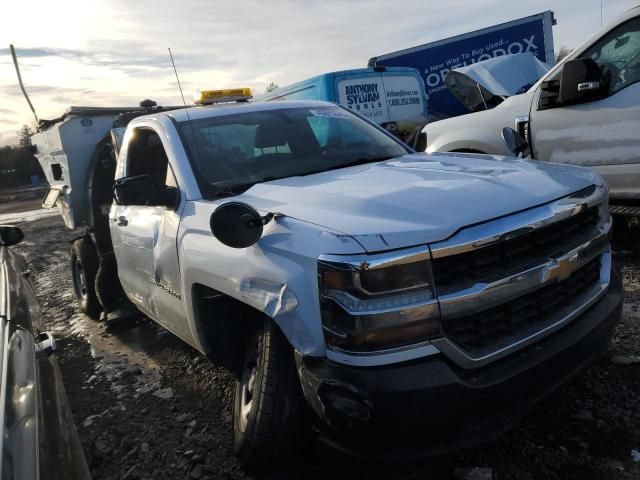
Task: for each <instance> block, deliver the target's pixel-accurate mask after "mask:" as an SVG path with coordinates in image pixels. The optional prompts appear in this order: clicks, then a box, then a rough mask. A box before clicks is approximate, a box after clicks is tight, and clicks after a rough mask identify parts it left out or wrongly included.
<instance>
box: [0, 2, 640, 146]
mask: <svg viewBox="0 0 640 480" xmlns="http://www.w3.org/2000/svg"><path fill="white" fill-rule="evenodd" d="M638 4H640V0H528V1H513V2H508V1H505V0H448V1H442V0H439V1H433V0H403V1H398V0H351V1H346V0H345V1H339V0H271V1H268V2H267V1H259V0H235V1H220V0H173V1H168V0H133V1H132V0H35V1H34V0H4V1H3V2H2V7H1V14H0V145H3V144H7V143H14V142H16V135H15V132H16V131H17V130H18V129H19V128H20V127H21V126H22V125H23V124H25V123H33V116H32V114H31V111H30V110H29V108H28V106H27V103H26V101H25V100H24V98H23V96H22V93H21V92H20V89H19V87H18V82H17V79H16V74H15V70H14V67H13V63H12V60H11V56H10V53H9V48H8V47H9V44H10V43H13V44H14V45H15V47H16V50H17V53H18V58H19V62H20V67H21V71H22V77H23V80H24V83H25V86H26V88H27V91H28V92H29V95H30V97H31V101H32V103H33V104H34V107H35V109H36V112H37V114H38V116H39V117H40V118H45V119H46V118H55V117H57V116H59V115H61V114H62V113H63V112H64V110H66V109H67V108H68V107H69V106H71V105H93V106H136V105H137V104H138V103H139V102H140V101H141V100H143V99H145V98H150V99H153V100H155V101H157V102H158V104H160V105H178V104H181V99H180V93H179V91H178V88H177V84H176V80H175V76H174V73H173V70H172V69H171V63H170V59H169V55H168V51H167V48H168V47H171V50H172V52H173V55H174V58H175V62H176V67H177V68H178V72H179V74H180V80H181V82H182V86H183V90H184V92H185V96H186V97H188V99H191V98H192V96H193V93H194V92H195V91H196V90H197V89H199V88H228V87H245V86H249V87H252V88H253V89H254V92H255V93H263V92H264V90H265V88H266V86H267V85H268V84H269V82H272V81H273V82H275V83H277V84H278V85H280V86H284V85H287V84H290V83H293V82H295V81H298V80H303V79H305V78H307V77H310V76H313V75H317V74H321V73H323V72H329V71H335V70H343V69H348V68H359V67H364V66H366V64H367V60H368V59H369V58H371V57H373V56H376V55H381V54H383V53H388V52H392V51H396V50H401V49H403V48H408V47H412V46H415V45H420V44H423V43H427V42H430V41H434V40H439V39H443V38H447V37H450V36H453V35H458V34H461V33H465V32H469V31H472V30H476V29H479V28H484V27H488V26H491V25H495V24H498V23H502V22H506V21H510V20H513V19H515V18H520V17H524V16H528V15H532V14H535V13H540V12H542V11H545V10H553V11H554V13H555V17H556V19H557V21H558V24H557V25H556V26H555V27H554V45H555V48H556V51H557V50H558V49H559V48H560V47H561V46H567V47H570V48H574V47H577V46H579V45H580V44H581V43H583V42H584V41H586V40H588V39H589V38H590V37H591V36H592V35H594V34H595V33H596V32H597V31H598V30H599V29H600V26H601V11H602V21H603V22H604V23H605V24H606V23H607V22H608V21H611V20H613V19H614V18H615V17H616V16H617V15H619V14H620V13H622V12H623V11H625V10H627V9H629V8H631V7H633V6H635V5H638ZM601 7H602V9H601Z"/></svg>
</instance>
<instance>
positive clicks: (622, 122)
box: [529, 17, 640, 198]
mask: <svg viewBox="0 0 640 480" xmlns="http://www.w3.org/2000/svg"><path fill="white" fill-rule="evenodd" d="M577 58H580V59H592V60H594V61H595V63H596V64H597V65H598V67H599V68H600V71H601V73H602V75H603V78H604V82H603V83H604V89H603V92H602V94H601V95H599V96H598V97H597V98H594V99H593V100H587V101H584V102H582V103H578V104H575V103H574V104H570V105H562V103H560V104H559V105H557V106H548V105H547V106H546V107H545V105H543V104H542V103H544V102H540V96H541V95H543V92H542V91H541V89H539V91H538V92H537V94H536V97H535V98H534V103H533V105H532V109H531V113H530V129H529V131H530V132H531V143H532V148H533V158H536V159H540V160H547V161H551V162H556V163H569V164H576V165H582V166H587V167H593V168H594V169H595V170H597V171H598V172H599V173H601V174H602V175H603V176H604V177H605V179H606V181H607V183H608V184H609V188H610V189H611V195H612V197H614V198H615V197H618V198H625V197H626V198H629V197H635V198H640V187H639V186H638V185H639V179H640V136H639V135H638V131H639V130H640V17H636V18H632V19H631V20H628V21H626V22H625V23H622V24H620V25H618V26H616V27H615V28H613V29H612V30H611V31H609V32H608V33H607V34H605V35H604V36H602V37H600V39H598V40H597V41H595V42H594V43H593V44H592V45H591V46H589V47H587V48H586V49H585V50H584V51H583V52H582V53H580V54H578V56H577ZM566 65H567V64H566V63H565V64H564V66H566ZM562 71H563V68H560V69H559V70H556V71H555V73H553V74H552V77H550V78H549V80H552V81H553V80H555V81H557V82H559V81H560V79H561V75H562ZM545 83H547V82H545ZM541 87H543V88H544V84H542V85H541Z"/></svg>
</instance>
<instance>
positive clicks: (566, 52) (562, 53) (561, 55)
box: [556, 46, 571, 63]
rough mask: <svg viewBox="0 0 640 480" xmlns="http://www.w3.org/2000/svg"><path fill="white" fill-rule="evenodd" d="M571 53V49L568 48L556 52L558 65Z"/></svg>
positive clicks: (564, 47) (561, 48)
mask: <svg viewBox="0 0 640 480" xmlns="http://www.w3.org/2000/svg"><path fill="white" fill-rule="evenodd" d="M570 53H571V49H570V48H569V47H566V46H562V47H560V49H559V50H558V51H557V52H556V63H558V62H559V61H560V60H562V59H563V58H564V57H566V56H567V55H569V54H570Z"/></svg>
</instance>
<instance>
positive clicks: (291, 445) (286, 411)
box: [233, 319, 306, 469]
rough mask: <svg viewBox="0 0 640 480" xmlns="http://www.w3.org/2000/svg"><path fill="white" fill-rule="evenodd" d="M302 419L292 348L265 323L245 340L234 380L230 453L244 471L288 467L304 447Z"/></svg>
mask: <svg viewBox="0 0 640 480" xmlns="http://www.w3.org/2000/svg"><path fill="white" fill-rule="evenodd" d="M304 419H305V403H304V397H303V394H302V387H301V386H300V380H299V378H298V374H297V372H296V367H295V360H294V357H293V349H292V348H291V346H290V345H289V343H288V342H287V339H286V338H285V337H284V335H283V334H282V332H281V331H280V329H279V328H278V326H277V325H276V324H275V323H274V322H273V321H272V320H270V319H267V320H265V321H264V322H263V324H262V325H260V326H259V327H258V328H256V330H255V331H254V332H252V334H251V335H250V336H249V339H248V341H247V347H246V351H245V358H244V365H243V368H242V372H241V376H240V378H239V379H238V380H237V381H236V392H235V402H234V409H233V449H234V451H235V453H236V455H237V456H238V457H239V459H240V461H241V463H242V464H243V466H244V467H245V468H249V469H252V468H255V469H269V468H275V467H278V466H281V465H284V464H287V463H288V464H290V463H291V462H292V461H294V460H295V458H296V453H297V452H298V451H299V450H300V448H301V447H302V446H303V443H304V437H305V430H306V429H305V421H304Z"/></svg>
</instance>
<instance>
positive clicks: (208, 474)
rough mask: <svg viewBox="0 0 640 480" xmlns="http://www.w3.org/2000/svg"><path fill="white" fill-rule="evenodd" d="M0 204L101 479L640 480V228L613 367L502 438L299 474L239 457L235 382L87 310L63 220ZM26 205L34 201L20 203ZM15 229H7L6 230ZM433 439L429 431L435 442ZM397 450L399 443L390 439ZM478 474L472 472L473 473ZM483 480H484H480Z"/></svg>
mask: <svg viewBox="0 0 640 480" xmlns="http://www.w3.org/2000/svg"><path fill="white" fill-rule="evenodd" d="M25 195H26V196H27V197H28V198H25V199H24V200H23V201H20V198H15V196H14V198H12V200H11V202H9V201H2V200H6V197H5V198H2V196H1V195H0V201H1V203H0V223H3V222H4V223H6V222H7V221H11V222H13V223H17V224H19V225H20V226H21V227H22V228H23V230H24V232H25V235H26V239H25V241H24V242H23V243H22V244H21V245H19V246H18V247H17V248H16V249H17V250H18V251H19V252H20V253H22V254H23V255H24V256H25V257H26V259H27V261H28V263H29V265H30V268H31V270H32V272H33V277H32V278H33V279H34V283H35V286H36V290H37V292H38V295H39V298H40V302H41V306H42V309H43V314H44V317H45V318H46V322H47V324H48V328H49V329H50V330H52V331H53V332H54V334H55V336H56V338H57V341H58V344H59V346H60V347H61V348H60V351H59V354H58V359H59V363H60V367H61V370H62V374H63V378H64V380H65V384H66V389H67V393H68V395H69V398H70V401H71V407H72V410H73V414H74V417H75V420H76V423H77V427H78V431H79V433H80V438H81V441H82V444H83V446H84V449H85V453H86V456H87V460H88V463H89V465H90V469H91V473H92V475H93V478H94V479H95V480H102V479H196V480H197V479H235V478H254V479H258V478H273V479H325V478H333V479H338V478H352V479H359V478H363V479H364V478H367V479H371V478H394V479H396V478H401V479H437V480H439V479H443V480H448V479H454V478H466V479H471V478H473V479H483V480H484V479H489V478H493V479H495V480H502V479H522V480H541V479H558V480H560V479H562V480H565V479H580V480H591V479H593V480H595V479H631V478H637V479H640V453H639V454H638V457H639V458H636V460H638V461H639V462H638V463H636V462H634V454H632V451H634V450H640V311H639V307H640V249H638V248H635V243H636V242H635V238H636V236H637V238H638V239H640V235H639V234H640V230H636V229H617V231H616V235H617V236H618V238H617V239H616V255H615V258H616V262H617V263H618V265H620V266H621V267H622V271H623V274H624V282H625V292H626V297H625V304H624V314H623V315H624V316H623V320H622V323H621V324H620V326H619V327H618V328H617V330H616V332H615V338H614V339H613V342H612V345H611V351H610V354H609V356H608V358H605V359H602V360H600V361H599V362H598V363H596V364H595V365H594V366H593V367H591V368H590V369H589V370H588V371H586V372H584V373H583V374H581V375H580V376H579V377H577V378H576V379H574V380H573V381H572V382H570V383H569V384H567V385H565V386H564V387H562V388H561V389H559V390H558V391H556V392H555V393H553V394H552V395H551V396H550V397H548V398H547V399H546V400H544V401H542V402H541V403H540V404H538V406H537V407H536V408H535V409H534V410H533V411H532V412H531V413H530V414H529V415H528V416H527V417H526V419H525V420H524V421H523V422H522V423H521V424H520V425H519V426H517V427H515V428H514V429H513V430H511V431H510V432H508V433H506V434H505V435H503V436H501V437H499V438H498V439H497V440H495V441H492V442H489V443H487V444H484V445H483V446H481V447H477V448H473V449H470V450H467V451H464V452H459V453H456V454H451V455H447V456H442V457H435V458H429V459H423V460H416V461H411V462H407V461H403V462H384V461H371V460H367V461H365V460H359V459H353V458H349V457H345V456H343V455H340V454H338V453H335V452H333V451H332V450H330V449H328V448H327V447H323V446H322V445H320V444H315V445H314V446H313V447H312V448H311V451H310V452H309V454H308V455H307V456H306V457H305V458H301V459H292V468H291V469H290V470H289V471H286V472H275V473H271V474H269V475H260V474H255V473H254V474H247V473H246V472H243V471H242V470H241V469H240V468H239V467H238V465H237V464H236V461H235V459H234V457H233V455H232V450H231V405H232V395H233V379H232V378H231V376H230V375H229V374H228V373H226V372H225V371H223V370H221V369H219V368H216V367H214V366H212V365H211V364H210V363H209V362H208V361H207V360H206V359H204V358H202V357H201V356H200V355H199V354H198V353H197V352H195V351H194V350H193V349H192V348H190V347H189V346H187V345H186V344H184V343H182V342H181V341H180V340H178V339H177V338H175V337H174V336H172V335H171V334H169V333H168V332H166V331H165V330H163V329H162V328H160V327H158V326H156V325H155V324H153V323H151V322H150V321H146V320H141V321H138V322H136V323H133V324H124V325H117V324H110V325H105V324H101V323H96V322H93V321H91V320H89V319H88V318H87V317H85V316H84V315H82V314H81V313H79V311H78V308H77V307H76V304H75V300H74V296H73V291H72V284H71V276H70V272H69V266H68V263H69V257H68V256H69V241H70V240H72V239H73V238H74V237H75V236H77V235H78V232H72V231H70V230H67V229H66V228H64V226H63V223H62V220H61V219H60V217H59V216H58V215H53V216H47V215H44V216H43V215H41V214H40V213H39V214H34V215H40V216H38V217H37V220H31V221H30V219H32V218H35V217H34V216H33V215H32V214H28V213H27V214H24V215H18V216H10V215H9V216H7V215H6V214H7V213H8V212H20V211H22V212H24V211H27V210H31V209H33V208H37V207H38V206H39V198H40V197H38V201H37V202H35V205H36V206H35V207H34V206H33V205H34V198H31V197H29V196H28V195H27V194H25ZM23 198H24V197H23ZM7 219H8V220H7ZM425 434H428V432H425ZM390 441H392V439H390ZM473 467H479V469H478V470H476V471H475V472H473V473H470V472H469V471H468V470H467V471H465V469H470V468H473ZM473 475H475V476H473Z"/></svg>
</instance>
